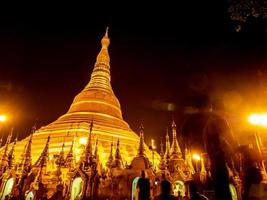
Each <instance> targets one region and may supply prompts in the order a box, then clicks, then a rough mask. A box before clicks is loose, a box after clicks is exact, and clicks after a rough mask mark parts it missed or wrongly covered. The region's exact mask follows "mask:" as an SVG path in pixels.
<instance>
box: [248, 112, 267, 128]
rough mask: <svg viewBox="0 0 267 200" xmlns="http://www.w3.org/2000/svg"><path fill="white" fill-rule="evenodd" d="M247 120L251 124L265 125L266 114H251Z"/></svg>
mask: <svg viewBox="0 0 267 200" xmlns="http://www.w3.org/2000/svg"><path fill="white" fill-rule="evenodd" d="M248 122H249V123H250V124H252V125H258V126H267V114H265V113H263V114H251V115H250V116H249V117H248Z"/></svg>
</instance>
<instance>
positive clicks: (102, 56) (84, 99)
mask: <svg viewBox="0 0 267 200" xmlns="http://www.w3.org/2000/svg"><path fill="white" fill-rule="evenodd" d="M101 44H102V47H101V50H100V52H99V54H98V55H97V58H96V62H95V65H94V69H93V72H92V74H91V79H90V81H89V83H88V84H87V85H86V86H85V88H84V89H83V90H82V91H81V92H80V93H79V94H78V95H77V96H76V97H75V98H74V100H73V103H72V104H71V106H70V108H69V110H68V112H67V113H66V114H64V115H62V116H60V117H59V118H58V119H57V120H56V121H54V122H52V123H50V124H48V125H47V126H43V127H41V128H40V129H39V130H37V131H35V132H34V134H33V138H32V160H33V163H34V162H35V161H36V160H37V159H38V157H39V156H40V154H41V152H42V150H43V148H44V146H45V143H46V140H47V138H48V136H49V135H50V136H51V138H50V143H49V156H50V157H53V156H54V155H57V154H59V153H60V151H61V149H62V144H63V142H64V143H65V148H64V151H65V152H68V151H69V150H70V148H71V145H72V143H74V149H75V150H74V152H75V153H76V159H79V157H80V155H81V152H82V149H81V148H82V147H83V145H85V144H84V143H86V140H85V139H86V138H87V137H88V134H89V125H90V122H91V121H93V131H92V138H93V141H94V140H96V139H97V140H98V152H99V156H100V158H101V159H100V160H101V162H102V164H105V162H106V161H107V160H108V156H109V152H110V146H111V143H112V142H116V141H117V139H119V140H120V151H121V155H122V158H123V161H124V162H125V163H126V162H127V163H130V162H131V160H132V159H133V157H134V156H136V155H137V149H138V144H139V136H138V135H137V134H136V133H134V132H133V131H132V130H131V128H130V127H129V125H128V123H127V122H126V121H124V120H123V117H122V112H121V106H120V102H119V100H118V99H117V97H116V96H115V94H114V92H113V89H112V87H111V83H110V81H111V75H110V57H109V53H108V46H109V44H110V39H109V37H108V29H107V30H106V33H105V35H104V37H103V38H102V40H101ZM66 89H67V88H66ZM27 141H28V138H25V139H24V140H22V141H20V142H18V143H17V147H16V156H15V157H16V160H17V161H18V160H19V159H20V158H21V152H23V149H24V146H25V145H26V142H27ZM145 149H146V156H147V157H149V158H150V160H152V153H151V151H150V150H149V149H148V147H147V146H146V147H145ZM156 160H158V159H156ZM156 162H157V161H155V163H156Z"/></svg>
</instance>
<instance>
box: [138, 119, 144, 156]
mask: <svg viewBox="0 0 267 200" xmlns="http://www.w3.org/2000/svg"><path fill="white" fill-rule="evenodd" d="M139 129H140V137H139V147H138V156H145V142H144V126H143V124H142V123H141V125H140V128H139Z"/></svg>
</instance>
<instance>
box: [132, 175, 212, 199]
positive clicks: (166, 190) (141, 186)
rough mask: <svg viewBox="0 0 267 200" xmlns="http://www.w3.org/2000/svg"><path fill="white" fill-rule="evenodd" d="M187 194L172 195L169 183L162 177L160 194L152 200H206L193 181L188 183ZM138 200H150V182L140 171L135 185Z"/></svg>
mask: <svg viewBox="0 0 267 200" xmlns="http://www.w3.org/2000/svg"><path fill="white" fill-rule="evenodd" d="M188 184H189V193H188V192H187V193H186V194H185V195H184V196H182V194H181V192H178V196H174V195H173V194H172V185H171V182H170V181H168V180H166V179H165V177H164V176H163V179H162V180H161V183H160V186H161V192H160V194H159V195H157V196H155V197H154V198H153V199H154V200H208V198H207V197H205V196H204V195H203V194H200V193H199V192H198V190H197V186H196V184H195V183H194V182H193V181H190V182H189V183H188ZM137 191H138V200H151V199H152V198H151V196H152V195H151V193H150V180H149V179H148V178H147V177H146V176H145V172H144V171H142V173H141V178H140V179H139V180H138V183H137Z"/></svg>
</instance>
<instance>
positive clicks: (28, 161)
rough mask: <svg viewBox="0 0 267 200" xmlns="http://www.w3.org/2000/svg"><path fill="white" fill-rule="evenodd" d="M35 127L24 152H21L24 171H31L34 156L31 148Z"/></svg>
mask: <svg viewBox="0 0 267 200" xmlns="http://www.w3.org/2000/svg"><path fill="white" fill-rule="evenodd" d="M34 132H35V129H32V132H31V134H30V137H29V140H28V142H27V144H26V146H25V148H24V151H23V153H22V154H21V158H22V159H21V167H22V171H25V172H29V171H30V168H31V166H32V158H31V148H32V137H33V133H34Z"/></svg>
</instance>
